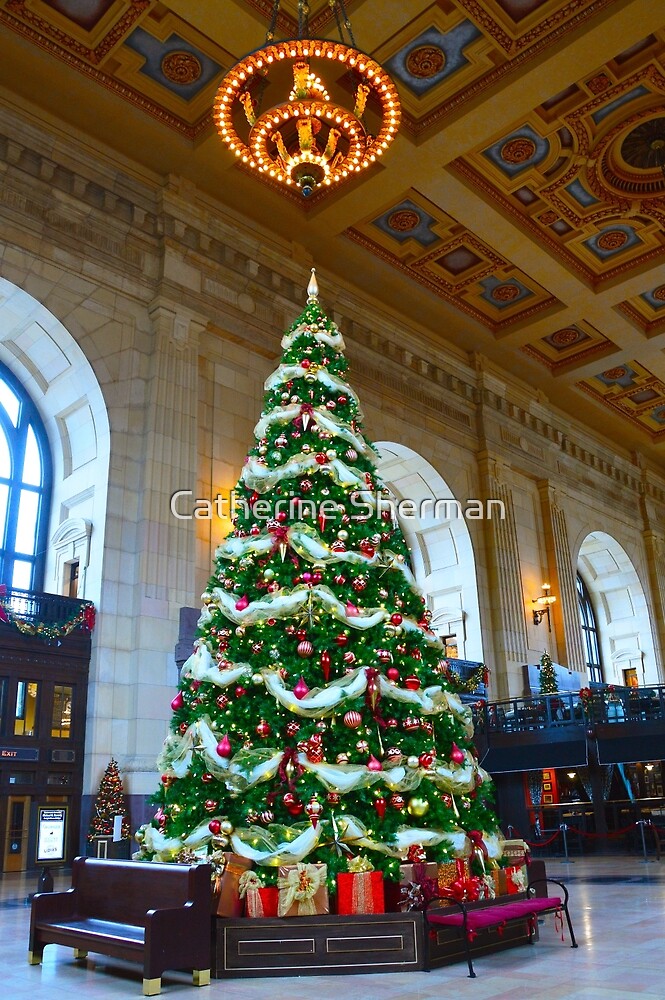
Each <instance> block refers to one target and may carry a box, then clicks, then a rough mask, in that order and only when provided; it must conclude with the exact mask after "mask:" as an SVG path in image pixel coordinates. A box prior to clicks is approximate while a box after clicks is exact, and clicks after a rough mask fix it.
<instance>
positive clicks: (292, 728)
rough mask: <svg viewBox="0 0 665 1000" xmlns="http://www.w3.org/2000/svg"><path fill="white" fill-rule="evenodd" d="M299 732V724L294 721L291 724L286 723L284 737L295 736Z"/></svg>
mask: <svg viewBox="0 0 665 1000" xmlns="http://www.w3.org/2000/svg"><path fill="white" fill-rule="evenodd" d="M299 730H300V723H299V722H296V721H295V719H294V720H293V721H292V722H287V724H286V735H287V736H296V735H297V733H298V731H299Z"/></svg>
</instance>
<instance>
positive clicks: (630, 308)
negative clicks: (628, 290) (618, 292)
mask: <svg viewBox="0 0 665 1000" xmlns="http://www.w3.org/2000/svg"><path fill="white" fill-rule="evenodd" d="M617 309H618V310H619V311H620V312H622V313H623V314H624V316H627V317H628V319H629V320H630V321H631V323H633V324H634V325H635V326H636V327H637V328H638V329H639V330H641V331H642V332H643V333H644V334H645V335H646V336H647V337H655V336H657V335H658V334H659V333H663V332H665V285H657V286H656V288H651V289H649V290H648V291H646V292H642V294H641V295H636V296H635V297H634V298H632V299H627V300H626V301H625V302H620V303H619V304H618V305H617Z"/></svg>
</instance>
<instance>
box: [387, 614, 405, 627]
mask: <svg viewBox="0 0 665 1000" xmlns="http://www.w3.org/2000/svg"><path fill="white" fill-rule="evenodd" d="M403 621H404V619H403V618H402V616H401V614H400V613H399V611H395V613H394V614H392V615H391V616H390V624H391V625H395V626H397V625H401V624H402V622H403Z"/></svg>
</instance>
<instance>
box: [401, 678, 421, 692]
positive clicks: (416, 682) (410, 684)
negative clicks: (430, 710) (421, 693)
mask: <svg viewBox="0 0 665 1000" xmlns="http://www.w3.org/2000/svg"><path fill="white" fill-rule="evenodd" d="M404 687H405V688H407V690H409V691H417V690H418V688H419V687H420V677H416V675H415V674H409V676H408V677H407V678H405V680H404Z"/></svg>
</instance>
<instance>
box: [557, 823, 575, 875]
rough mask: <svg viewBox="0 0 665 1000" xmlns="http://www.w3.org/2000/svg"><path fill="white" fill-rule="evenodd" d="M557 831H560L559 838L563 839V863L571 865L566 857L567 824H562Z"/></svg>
mask: <svg viewBox="0 0 665 1000" xmlns="http://www.w3.org/2000/svg"><path fill="white" fill-rule="evenodd" d="M559 829H560V830H561V836H562V837H563V863H564V864H565V865H572V864H573V862H572V861H571V860H570V858H569V857H568V824H567V823H562V824H561V826H560V827H559Z"/></svg>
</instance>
